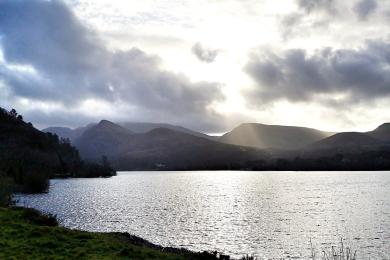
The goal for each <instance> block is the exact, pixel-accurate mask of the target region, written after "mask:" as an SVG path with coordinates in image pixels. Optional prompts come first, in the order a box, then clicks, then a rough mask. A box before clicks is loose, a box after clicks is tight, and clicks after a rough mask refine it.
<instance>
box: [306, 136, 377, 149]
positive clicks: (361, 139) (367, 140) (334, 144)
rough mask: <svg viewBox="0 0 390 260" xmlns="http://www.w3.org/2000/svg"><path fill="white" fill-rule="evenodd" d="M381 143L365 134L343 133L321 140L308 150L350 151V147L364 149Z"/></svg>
mask: <svg viewBox="0 0 390 260" xmlns="http://www.w3.org/2000/svg"><path fill="white" fill-rule="evenodd" d="M379 144H381V141H379V140H378V139H376V138H374V137H371V136H370V135H368V134H365V133H358V132H344V133H338V134H335V135H332V136H330V137H327V138H325V139H322V140H320V141H318V142H316V143H314V144H312V145H310V146H309V148H312V149H329V148H343V149H350V148H352V147H359V148H361V147H364V146H372V145H379Z"/></svg>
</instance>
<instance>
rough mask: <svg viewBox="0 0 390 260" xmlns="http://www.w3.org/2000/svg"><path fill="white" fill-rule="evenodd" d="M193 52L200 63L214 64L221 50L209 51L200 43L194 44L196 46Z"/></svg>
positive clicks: (193, 47)
mask: <svg viewBox="0 0 390 260" xmlns="http://www.w3.org/2000/svg"><path fill="white" fill-rule="evenodd" d="M191 51H192V53H193V54H194V55H195V56H196V57H197V58H198V59H199V60H200V61H203V62H207V63H211V62H213V61H214V60H215V59H216V58H217V56H218V54H219V52H220V51H219V50H211V49H207V48H205V47H204V46H202V45H201V44H200V43H199V42H198V43H196V44H194V46H192V49H191Z"/></svg>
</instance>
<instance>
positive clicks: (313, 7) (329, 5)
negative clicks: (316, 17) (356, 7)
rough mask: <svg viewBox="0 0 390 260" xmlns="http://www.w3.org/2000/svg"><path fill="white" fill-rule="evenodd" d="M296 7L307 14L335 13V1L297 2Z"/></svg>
mask: <svg viewBox="0 0 390 260" xmlns="http://www.w3.org/2000/svg"><path fill="white" fill-rule="evenodd" d="M297 4H298V7H299V8H301V9H303V10H304V11H305V12H307V13H312V12H317V11H325V12H329V13H331V12H335V11H336V9H335V0H297Z"/></svg>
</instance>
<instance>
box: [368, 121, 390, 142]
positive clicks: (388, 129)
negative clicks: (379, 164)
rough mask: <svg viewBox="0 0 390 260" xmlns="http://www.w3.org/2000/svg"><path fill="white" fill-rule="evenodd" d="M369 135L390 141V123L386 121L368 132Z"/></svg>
mask: <svg viewBox="0 0 390 260" xmlns="http://www.w3.org/2000/svg"><path fill="white" fill-rule="evenodd" d="M367 134H368V135H370V136H372V137H374V138H376V139H379V140H382V141H385V142H390V123H385V124H382V125H380V126H379V127H378V128H376V129H375V130H373V131H371V132H367Z"/></svg>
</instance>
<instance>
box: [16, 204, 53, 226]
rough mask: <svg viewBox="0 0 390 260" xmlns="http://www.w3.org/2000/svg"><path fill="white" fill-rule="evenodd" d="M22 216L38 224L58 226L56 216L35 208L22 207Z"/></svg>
mask: <svg viewBox="0 0 390 260" xmlns="http://www.w3.org/2000/svg"><path fill="white" fill-rule="evenodd" d="M22 210H23V213H22V217H23V218H24V219H25V220H27V221H28V222H30V223H32V224H36V225H40V226H50V227H56V226H58V221H57V218H56V216H54V215H51V214H44V213H41V212H40V211H38V210H36V209H31V208H25V209H22Z"/></svg>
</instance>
